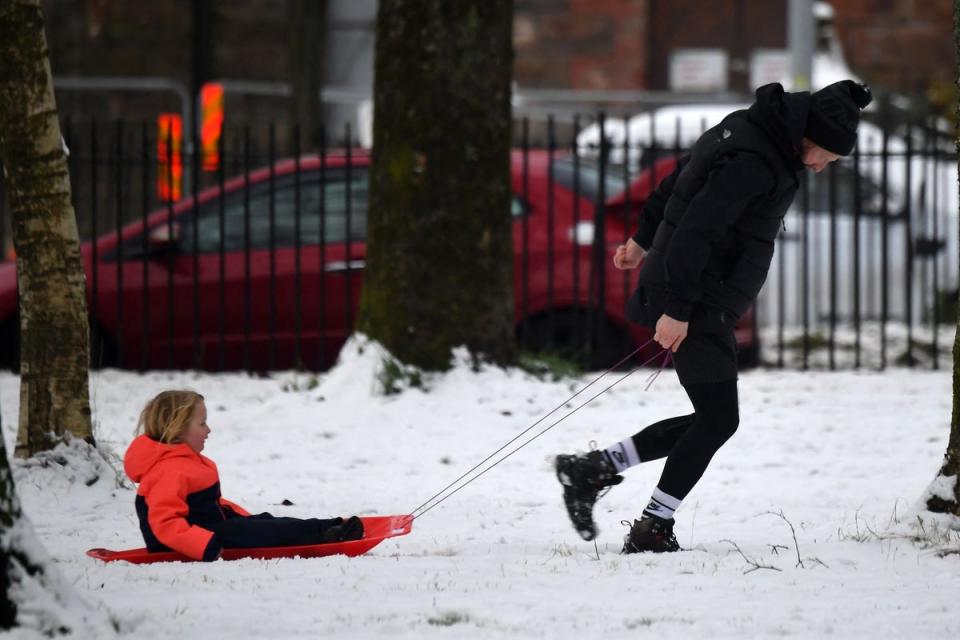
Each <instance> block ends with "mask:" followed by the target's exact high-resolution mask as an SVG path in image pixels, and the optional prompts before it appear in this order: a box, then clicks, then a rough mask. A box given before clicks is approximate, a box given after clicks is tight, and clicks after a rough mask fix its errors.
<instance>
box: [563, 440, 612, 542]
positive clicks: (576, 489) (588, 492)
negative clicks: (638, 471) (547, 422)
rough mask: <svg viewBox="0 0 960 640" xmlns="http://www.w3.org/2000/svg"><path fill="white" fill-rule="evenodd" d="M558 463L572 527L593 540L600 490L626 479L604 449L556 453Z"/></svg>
mask: <svg viewBox="0 0 960 640" xmlns="http://www.w3.org/2000/svg"><path fill="white" fill-rule="evenodd" d="M555 466H556V469H557V479H558V480H559V481H560V484H562V485H563V503H564V504H565V505H566V506H567V515H569V516H570V521H571V522H573V528H574V529H576V530H577V533H579V534H580V537H581V538H583V539H584V540H593V539H594V538H596V537H597V525H596V524H594V522H593V505H595V504H596V503H597V498H598V494H599V493H600V491H601V490H602V489H604V488H605V487H612V486H613V485H617V484H620V483H621V482H623V476H620V475H617V472H616V471H615V470H614V468H613V464H612V463H611V462H610V461H609V460H608V459H607V454H606V452H604V451H591V452H590V453H586V454H576V455H561V456H557V458H556V461H555Z"/></svg>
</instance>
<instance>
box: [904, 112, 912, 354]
mask: <svg viewBox="0 0 960 640" xmlns="http://www.w3.org/2000/svg"><path fill="white" fill-rule="evenodd" d="M906 138H907V158H906V167H905V170H906V174H905V175H904V182H905V183H906V186H905V187H904V190H903V192H904V196H905V197H906V201H905V202H904V206H905V208H904V212H903V213H904V220H903V223H904V230H903V237H904V245H905V246H904V256H905V263H904V274H903V300H904V315H905V318H906V321H907V366H908V367H910V368H913V224H912V217H913V206H912V203H913V180H912V178H913V172H912V168H911V165H912V164H913V127H911V126H910V124H909V123H908V124H907V132H906Z"/></svg>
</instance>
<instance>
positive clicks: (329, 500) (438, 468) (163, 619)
mask: <svg viewBox="0 0 960 640" xmlns="http://www.w3.org/2000/svg"><path fill="white" fill-rule="evenodd" d="M382 355H383V354H382V353H380V352H379V351H378V350H377V348H376V347H371V345H364V344H363V343H362V341H356V342H352V343H351V344H349V345H348V346H347V348H346V349H345V351H344V358H343V360H342V362H341V364H340V365H339V366H338V367H336V368H335V369H334V370H332V371H331V372H329V373H327V374H324V375H321V376H319V377H318V378H317V379H316V380H314V379H313V376H312V375H311V374H294V373H284V374H277V375H274V376H272V377H269V378H258V377H250V376H246V375H239V374H223V375H209V374H196V373H149V374H144V375H139V374H134V373H128V372H119V371H105V372H102V373H97V374H94V375H93V378H92V381H91V389H92V391H91V393H92V399H93V408H94V420H95V423H96V426H97V438H98V442H99V444H100V446H101V448H102V449H103V450H105V451H107V452H108V453H107V454H106V455H105V457H104V458H100V457H98V456H91V455H90V454H88V453H83V450H82V448H78V447H73V448H71V447H65V448H63V449H61V450H60V452H59V455H60V459H61V462H62V464H61V463H58V462H56V461H54V462H52V463H49V464H46V465H42V464H38V463H36V462H35V461H34V462H27V463H23V462H19V463H17V464H16V466H15V474H16V477H17V481H18V483H19V484H18V489H19V491H20V495H21V497H22V501H23V504H24V509H25V511H26V512H27V513H28V514H29V515H30V517H31V519H32V521H33V523H34V525H35V527H36V529H37V532H38V534H39V536H40V539H41V541H42V542H43V544H44V545H45V546H46V548H47V549H48V551H49V552H50V554H51V555H52V557H53V558H54V560H55V562H56V564H57V567H58V568H59V570H60V571H61V572H62V573H63V575H64V576H65V577H66V579H67V581H69V582H70V583H72V584H73V585H74V586H75V588H76V589H77V590H78V591H79V593H80V595H81V596H82V597H83V598H84V599H85V600H86V601H87V602H91V603H94V606H96V607H98V608H100V609H102V610H104V611H107V612H109V614H110V615H111V616H112V617H113V618H115V619H116V620H117V621H118V622H119V624H120V627H121V633H123V634H127V635H131V636H135V637H137V638H138V639H148V638H168V637H177V636H180V637H190V636H192V635H195V634H200V633H202V635H203V636H204V637H207V638H231V639H233V638H316V637H324V636H327V635H330V634H338V635H340V636H341V637H349V638H372V637H388V636H389V637H393V638H418V639H421V638H448V637H454V635H455V637H457V638H491V637H493V638H501V637H504V638H594V637H604V636H608V635H611V634H616V635H623V634H628V633H630V634H632V633H637V632H640V633H642V632H644V631H648V630H649V631H652V632H655V633H656V634H657V636H658V637H660V638H691V637H713V638H743V637H778V636H793V637H804V638H821V637H825V636H834V637H837V638H850V637H901V636H903V635H905V634H909V635H911V636H917V637H925V638H947V637H951V638H952V637H956V636H957V633H960V619H958V617H957V616H956V596H957V594H958V593H960V556H957V555H946V556H943V555H942V552H943V551H944V550H950V549H960V538H958V537H957V532H956V531H954V530H952V529H951V528H950V527H951V526H955V525H956V524H957V523H956V522H955V521H953V520H951V519H945V518H932V517H931V516H930V514H925V513H919V512H918V505H919V504H920V503H919V502H918V501H919V499H920V498H921V497H922V496H923V495H925V493H926V492H927V490H928V487H930V486H931V482H932V480H933V478H934V475H935V473H936V471H937V469H938V468H939V465H940V461H941V459H942V455H943V451H944V449H945V447H946V440H947V436H948V432H949V418H950V406H951V398H950V393H951V384H950V374H949V372H946V371H940V372H929V371H907V370H899V369H894V370H889V371H887V372H885V373H869V372H840V373H828V372H808V373H801V372H795V371H766V370H757V371H752V372H749V373H746V374H745V375H743V376H742V378H741V382H740V396H741V426H740V430H739V432H738V433H737V435H736V436H734V438H733V439H732V440H731V441H730V442H729V443H728V444H727V445H726V446H725V447H724V448H723V449H722V450H721V451H720V452H719V453H718V454H717V456H716V457H715V459H714V462H713V465H712V466H711V468H710V469H709V470H708V472H707V475H706V476H705V477H704V479H703V480H702V481H701V483H700V484H699V485H698V486H697V487H696V488H695V489H694V491H693V493H692V494H691V495H690V496H689V497H688V499H687V500H686V502H685V503H684V505H683V506H682V507H681V510H680V511H679V512H678V514H677V534H678V538H679V541H680V544H681V545H682V546H683V547H684V548H685V549H686V550H685V551H683V552H681V553H676V554H669V555H636V556H622V555H620V554H619V551H620V547H621V544H622V536H623V535H624V534H625V533H626V527H624V526H623V525H622V524H621V520H629V519H632V518H634V517H636V516H637V515H638V514H639V511H640V510H641V509H642V507H643V505H644V504H645V502H646V500H647V498H648V497H649V494H650V491H651V490H652V488H653V487H654V485H655V484H656V481H657V478H658V477H659V473H660V469H661V467H662V463H661V462H654V463H650V464H646V465H642V466H640V467H637V468H634V469H631V470H630V471H628V472H627V481H626V482H625V483H624V484H622V485H620V486H618V487H614V488H613V490H612V491H611V492H610V494H609V495H608V496H606V497H605V498H604V499H603V500H602V501H601V502H600V504H599V506H598V508H597V512H596V518H597V521H598V524H599V525H600V528H601V534H600V538H599V541H598V546H597V548H596V549H595V548H594V545H593V544H592V543H585V542H583V541H581V540H580V539H579V537H578V536H577V535H576V533H575V532H574V531H573V529H572V527H571V526H570V524H569V523H568V521H567V520H566V515H565V513H564V511H563V507H562V502H561V499H560V486H559V485H558V484H557V482H556V480H555V478H554V475H553V470H552V467H551V464H550V459H551V457H552V456H553V455H555V454H556V453H560V452H569V451H573V450H576V449H581V450H584V449H586V448H587V447H588V443H589V442H590V441H591V440H595V441H596V442H597V443H598V444H599V445H600V446H606V445H609V444H611V443H613V442H615V441H618V440H620V439H622V438H624V437H626V436H627V435H630V434H631V433H633V432H634V431H636V430H637V429H639V428H640V427H642V426H644V425H645V424H648V423H651V422H653V421H656V420H659V419H661V418H664V417H667V416H671V415H676V414H680V413H689V411H690V408H689V403H688V401H687V399H686V396H685V394H684V393H683V390H682V389H681V388H680V386H679V384H678V383H677V381H676V377H675V376H674V375H673V374H672V373H671V372H666V373H664V374H663V375H662V376H661V377H660V378H659V379H658V380H657V382H656V383H655V384H654V385H653V387H651V389H650V390H649V391H643V386H644V384H643V379H644V378H645V376H644V375H642V373H641V374H635V375H634V376H633V377H630V378H628V379H627V380H626V381H624V382H623V383H621V384H620V385H618V386H616V387H614V388H613V389H612V390H611V391H609V392H608V393H606V394H604V395H602V396H601V397H600V398H598V399H597V400H596V401H594V402H593V403H592V404H590V405H589V406H588V407H587V408H585V409H583V410H582V411H579V412H578V413H576V414H574V415H573V416H571V417H570V418H569V419H567V420H565V421H564V422H562V423H560V424H559V425H558V426H557V427H556V428H554V429H553V430H551V431H549V432H548V433H546V434H545V435H544V436H542V437H541V438H539V439H538V440H536V441H534V442H533V443H532V444H530V445H529V446H527V447H525V448H524V449H522V450H521V451H519V452H518V453H517V454H516V455H514V456H512V457H511V458H509V459H508V460H506V461H505V462H503V463H502V464H500V465H499V466H498V467H497V468H496V469H494V470H493V471H491V472H490V473H488V474H486V475H485V476H483V477H482V478H480V479H479V480H478V481H476V482H475V483H473V484H471V485H470V486H468V487H467V488H465V489H464V490H463V491H461V492H460V493H458V494H456V495H455V496H453V497H452V498H450V499H449V500H448V501H446V502H444V503H443V504H441V505H440V506H438V507H436V508H435V509H433V510H432V511H430V512H428V513H427V514H426V515H424V516H423V517H422V518H419V519H417V520H416V522H415V523H414V527H413V532H412V533H411V534H410V535H408V536H405V537H400V538H394V539H391V540H387V541H385V542H384V543H382V544H381V545H379V546H378V547H376V548H375V549H374V550H373V551H371V552H370V553H369V554H367V555H365V556H362V557H358V558H352V559H351V558H345V557H332V558H323V559H312V560H297V559H282V560H269V561H259V560H243V561H235V562H217V563H213V564H201V563H197V564H179V563H175V564H155V565H149V566H139V567H138V566H131V565H126V564H123V563H113V564H103V563H100V562H98V561H96V560H92V559H90V558H88V557H86V556H85V555H84V552H85V551H86V550H87V549H89V548H91V547H109V548H114V549H121V548H128V547H138V546H142V539H141V538H140V534H139V530H138V527H137V519H136V515H135V513H134V509H133V500H134V488H133V486H132V484H131V483H130V482H129V481H126V480H124V479H123V477H122V474H120V475H118V474H117V472H116V471H115V469H120V467H119V466H118V462H117V461H118V460H119V456H122V454H123V452H124V450H125V448H126V446H127V444H128V443H129V442H130V440H131V439H132V437H133V429H134V427H135V424H136V420H137V416H138V414H139V411H140V409H141V408H142V406H143V404H144V403H145V402H146V401H147V400H148V399H149V398H150V397H152V396H153V395H154V394H155V393H157V392H159V391H161V390H163V389H168V388H179V387H188V388H192V389H195V390H197V391H199V392H200V393H202V394H203V395H204V396H205V397H206V399H207V407H208V412H209V416H208V422H209V424H210V425H211V427H212V429H213V432H212V434H211V436H210V439H209V440H208V441H207V448H206V450H205V453H206V454H208V455H209V456H210V457H212V458H213V459H214V460H215V461H216V462H217V463H218V465H219V468H220V473H221V482H222V487H223V491H224V495H225V496H226V497H228V498H230V499H232V500H235V501H236V502H238V503H240V504H241V505H243V506H245V507H247V508H248V509H250V510H252V511H254V512H257V511H270V512H272V513H274V514H277V515H291V516H300V517H308V516H314V515H319V516H324V515H334V514H343V515H346V514H351V513H359V514H399V513H407V512H409V511H410V510H412V509H413V508H414V507H416V506H418V505H419V504H421V503H422V502H423V501H424V500H426V499H427V498H429V497H430V496H431V495H433V494H434V493H435V492H436V491H438V490H440V489H441V488H442V487H443V486H444V485H446V484H447V483H448V482H450V481H452V480H453V479H454V478H456V477H457V476H458V475H460V474H461V473H463V472H464V471H466V470H467V469H469V468H470V467H471V466H473V465H474V464H475V463H476V462H479V461H480V460H481V459H483V458H484V457H485V456H487V454H489V453H491V452H493V451H494V450H496V449H497V448H498V447H500V446H501V445H502V444H503V443H505V442H507V441H508V440H510V439H511V438H513V437H514V436H515V435H516V434H517V433H519V432H520V431H522V430H523V429H525V428H527V427H528V426H530V425H531V424H532V423H533V422H534V421H536V420H537V419H538V418H540V417H541V416H542V415H543V414H545V413H546V412H548V411H549V410H551V409H553V408H554V407H556V406H557V405H559V404H560V403H562V402H563V401H564V400H565V399H566V398H568V397H569V396H571V395H572V394H573V393H574V392H575V391H576V390H577V389H579V388H580V387H581V386H582V385H584V384H586V383H587V382H589V381H590V380H592V379H593V377H592V376H584V377H583V378H579V379H564V380H560V381H551V380H546V381H543V380H540V379H538V378H536V377H535V376H532V375H530V374H528V373H525V372H523V371H521V370H517V369H511V370H506V371H505V370H501V369H497V368H493V367H489V368H483V369H482V370H480V371H473V370H472V369H471V367H470V366H469V364H468V362H467V361H466V358H465V357H463V356H462V355H461V356H459V357H458V361H457V364H456V366H455V367H454V369H453V370H452V371H450V372H449V373H447V374H444V375H440V376H429V377H428V378H427V379H425V381H424V382H425V389H417V388H411V389H407V390H406V391H404V392H403V393H401V394H397V395H390V396H382V395H378V394H377V393H376V392H375V390H376V388H377V383H376V380H375V378H376V374H377V371H378V367H379V366H380V364H379V363H380V361H381V358H382ZM611 381H612V380H610V379H604V380H603V381H602V383H603V384H604V385H605V384H609V382H611ZM598 388H599V387H598ZM592 392H593V388H591V390H590V392H588V393H584V394H582V395H581V396H579V397H578V398H577V401H574V402H573V403H571V406H577V405H578V404H579V402H578V401H580V400H583V399H585V398H587V397H589V395H592ZM17 406H18V391H17V379H16V378H15V377H13V376H12V375H10V374H0V411H2V418H3V425H4V429H3V435H4V437H5V438H6V439H7V440H6V441H7V443H8V446H9V445H10V444H11V443H12V442H13V439H14V437H15V431H16V429H15V426H16V416H17ZM561 415H563V414H562V412H561V413H558V414H556V415H555V416H553V418H551V419H550V420H548V421H545V422H544V423H542V424H541V425H540V426H538V427H537V428H536V429H534V430H533V431H531V432H530V435H532V434H533V433H536V432H537V431H539V430H540V429H541V428H543V427H545V426H547V425H549V424H550V422H551V421H552V420H554V419H556V418H559V417H560V416H561ZM521 441H522V440H521ZM111 465H113V466H111ZM285 499H286V500H289V501H291V502H292V503H293V504H292V505H291V506H283V505H282V504H281V503H282V502H283V501H284V500H285ZM918 516H919V518H920V519H921V520H920V521H918ZM918 523H919V524H918ZM914 537H919V538H920V539H921V543H920V544H917V543H916V542H914V540H912V538H914ZM451 634H454V635H451Z"/></svg>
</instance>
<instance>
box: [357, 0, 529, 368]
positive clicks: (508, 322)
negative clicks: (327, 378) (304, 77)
mask: <svg viewBox="0 0 960 640" xmlns="http://www.w3.org/2000/svg"><path fill="white" fill-rule="evenodd" d="M512 28H513V2H512V0H464V1H462V2H447V1H445V0H381V2H380V4H379V11H378V15H377V37H376V53H375V63H374V73H375V78H374V127H373V131H374V148H373V158H372V166H371V176H370V180H371V193H370V214H369V220H368V237H367V269H366V274H365V276H364V289H363V296H362V301H361V309H360V319H359V323H358V327H359V329H360V330H361V331H363V332H365V333H366V334H367V335H369V336H370V337H372V338H374V339H376V340H378V341H380V342H381V343H382V344H383V345H384V346H385V347H387V348H388V349H389V350H390V351H391V352H392V353H393V354H394V355H395V356H396V357H398V358H399V359H400V360H402V361H403V362H405V363H408V364H411V365H414V366H417V367H421V368H423V369H426V370H443V369H446V368H448V367H449V366H450V355H451V350H452V349H453V348H454V347H457V346H460V345H465V346H467V347H468V349H469V350H470V352H471V353H472V354H473V355H474V356H475V357H484V358H487V359H489V360H491V361H493V362H495V363H500V364H505V363H508V362H511V361H512V360H513V358H514V355H515V348H514V333H513V294H512V284H513V276H512V271H513V251H512V235H511V217H510V197H511V196H510V193H511V192H510V126H511V113H510V78H511V67H512V62H513V51H512V41H511V37H512Z"/></svg>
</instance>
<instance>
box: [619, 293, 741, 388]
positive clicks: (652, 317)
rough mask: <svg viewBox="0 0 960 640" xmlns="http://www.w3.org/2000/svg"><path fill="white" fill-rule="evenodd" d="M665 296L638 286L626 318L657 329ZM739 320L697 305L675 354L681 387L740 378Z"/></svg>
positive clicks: (675, 366) (629, 304)
mask: <svg viewBox="0 0 960 640" xmlns="http://www.w3.org/2000/svg"><path fill="white" fill-rule="evenodd" d="M663 308H664V296H663V293H662V292H660V291H656V290H650V289H647V288H645V287H638V288H637V290H636V292H635V293H634V294H633V296H632V297H631V298H630V301H629V303H628V308H627V315H628V316H629V317H630V320H632V321H633V322H636V323H637V324H642V325H645V326H647V327H651V328H654V327H656V325H657V320H659V319H660V316H662V315H663ZM735 324H736V319H735V318H734V317H733V316H732V315H731V314H730V313H729V312H726V311H723V310H722V309H718V308H716V307H710V306H707V305H702V304H695V305H694V307H693V313H692V314H691V315H690V326H689V328H688V329H687V337H686V338H684V340H683V342H682V343H681V344H680V348H679V349H677V351H676V352H675V353H674V354H673V368H674V369H676V371H677V377H678V378H680V384H683V385H688V384H703V383H706V382H724V381H726V380H736V379H737V340H736V338H735V337H734V333H733V329H734V325H735Z"/></svg>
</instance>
